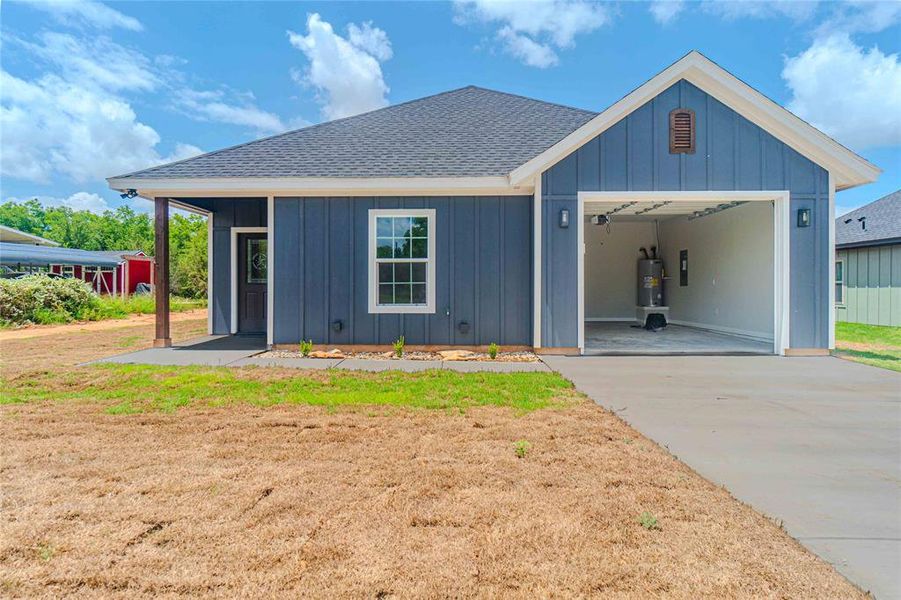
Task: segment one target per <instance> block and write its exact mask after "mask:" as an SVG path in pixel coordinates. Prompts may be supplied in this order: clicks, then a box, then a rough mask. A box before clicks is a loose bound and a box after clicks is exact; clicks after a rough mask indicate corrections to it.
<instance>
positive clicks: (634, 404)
mask: <svg viewBox="0 0 901 600" xmlns="http://www.w3.org/2000/svg"><path fill="white" fill-rule="evenodd" d="M545 359H546V362H547V363H548V365H550V366H551V367H552V368H553V369H555V370H557V371H559V372H560V373H561V374H563V375H564V376H565V377H567V378H568V379H570V380H572V381H573V382H574V383H575V384H576V386H577V387H578V388H579V389H580V390H581V391H583V392H585V393H586V394H588V395H589V396H591V397H592V398H593V399H594V400H595V401H597V402H598V403H599V404H601V405H602V406H604V407H606V408H608V409H610V410H612V411H615V412H616V413H617V414H618V415H619V416H621V417H622V418H623V419H625V420H626V421H628V422H629V423H630V424H632V425H633V426H634V427H636V428H637V429H638V430H639V431H641V432H642V433H644V434H646V435H648V436H649V437H651V438H652V439H654V440H655V441H657V442H658V443H659V444H661V445H664V446H666V447H667V448H669V450H670V452H672V453H673V454H675V455H676V456H678V457H679V458H680V459H681V460H683V461H685V462H686V463H688V464H689V465H691V466H692V467H693V468H694V469H695V470H697V471H698V472H699V473H700V474H701V475H703V476H704V477H706V478H708V479H710V480H711V481H714V482H716V483H719V484H722V485H725V486H726V488H727V489H729V490H730V491H731V492H732V493H733V495H735V496H736V497H737V498H739V499H740V500H743V501H745V502H747V503H749V504H751V505H752V506H754V507H755V508H756V509H757V510H759V511H761V512H763V513H764V514H766V515H768V516H770V517H773V518H775V519H780V520H782V521H783V523H784V524H785V527H786V529H787V530H788V532H789V533H790V534H791V535H792V536H794V537H795V538H797V539H798V540H800V541H801V543H803V544H804V545H805V546H807V547H808V548H809V549H810V550H812V551H813V552H815V553H817V554H818V555H819V556H821V557H823V558H824V559H825V560H827V561H829V562H830V563H832V564H833V565H834V566H835V567H836V568H837V569H838V570H839V572H841V573H842V574H844V575H845V576H846V577H847V578H848V579H850V580H851V581H853V582H855V583H856V584H858V585H859V586H860V587H861V588H863V589H864V590H869V591H870V592H872V593H873V594H874V595H875V596H876V598H877V599H879V600H882V599H883V598H891V599H896V598H901V375H899V374H898V373H894V372H891V371H886V370H882V369H877V368H875V367H868V366H865V365H861V364H857V363H852V362H848V361H845V360H842V359H839V358H832V357H821V358H780V357H774V356H716V357H711V356H678V357H676V356H670V357H651V356H648V357H618V356H610V357H545Z"/></svg>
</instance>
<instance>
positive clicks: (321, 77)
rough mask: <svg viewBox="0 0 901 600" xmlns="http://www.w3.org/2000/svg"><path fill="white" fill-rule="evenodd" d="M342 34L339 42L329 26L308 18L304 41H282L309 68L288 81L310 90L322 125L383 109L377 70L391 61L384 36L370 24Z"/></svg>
mask: <svg viewBox="0 0 901 600" xmlns="http://www.w3.org/2000/svg"><path fill="white" fill-rule="evenodd" d="M348 29H349V34H348V37H347V38H344V37H341V36H340V35H338V34H337V33H335V31H334V29H333V28H332V26H331V24H329V23H328V22H326V21H323V20H322V18H321V17H320V16H319V15H318V14H316V13H313V14H311V15H309V16H308V17H307V34H306V35H301V34H299V33H295V32H293V31H288V41H289V42H290V43H291V45H292V46H294V47H295V48H297V49H298V50H300V51H301V52H303V53H304V55H305V56H306V58H307V60H308V61H309V63H310V64H309V66H308V67H307V69H306V70H305V71H303V72H299V71H294V72H293V73H292V76H293V77H294V79H295V80H296V81H298V82H300V83H302V84H303V85H306V86H309V87H312V88H314V89H315V90H316V92H317V95H318V100H319V103H320V104H321V105H322V115H323V117H324V118H326V119H339V118H341V117H348V116H351V115H356V114H359V113H362V112H366V111H370V110H374V109H376V108H381V107H383V106H387V105H388V99H387V94H388V86H387V85H385V80H384V77H383V76H382V67H381V64H380V63H381V61H383V60H387V58H390V56H391V45H390V42H389V40H388V36H387V34H385V32H384V31H382V30H380V29H378V28H375V27H373V26H372V24H371V23H365V24H364V25H363V26H362V27H357V26H356V25H353V26H351V27H349V28H348ZM380 57H381V58H380Z"/></svg>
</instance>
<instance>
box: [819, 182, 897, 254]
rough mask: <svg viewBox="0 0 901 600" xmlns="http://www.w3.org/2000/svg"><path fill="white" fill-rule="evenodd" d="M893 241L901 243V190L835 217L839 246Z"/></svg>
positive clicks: (836, 238) (837, 244) (836, 236)
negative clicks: (864, 224)
mask: <svg viewBox="0 0 901 600" xmlns="http://www.w3.org/2000/svg"><path fill="white" fill-rule="evenodd" d="M863 223H866V229H864V227H863ZM890 240H897V241H899V242H901V190H898V191H897V192H893V193H891V194H889V195H887V196H883V197H882V198H880V199H879V200H875V201H873V202H871V203H869V204H867V205H866V206H861V207H860V208H858V209H856V210H852V211H851V212H849V213H848V214H845V215H842V216H840V217H838V218H837V219H836V220H835V245H836V246H845V247H848V246H854V245H861V246H866V245H870V244H876V243H879V242H886V241H890Z"/></svg>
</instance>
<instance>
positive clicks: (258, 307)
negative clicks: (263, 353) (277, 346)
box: [153, 197, 272, 364]
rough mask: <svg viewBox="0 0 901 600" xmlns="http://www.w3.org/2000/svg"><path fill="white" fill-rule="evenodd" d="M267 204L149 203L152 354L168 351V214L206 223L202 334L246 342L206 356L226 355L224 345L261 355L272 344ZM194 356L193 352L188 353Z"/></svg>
mask: <svg viewBox="0 0 901 600" xmlns="http://www.w3.org/2000/svg"><path fill="white" fill-rule="evenodd" d="M268 200H270V199H267V198H265V197H259V198H167V197H154V198H153V202H154V244H155V255H156V268H157V271H156V286H155V287H154V294H155V300H156V314H155V320H156V332H155V337H154V347H155V348H169V347H171V346H172V339H171V335H170V318H169V315H170V305H169V294H170V288H171V286H170V275H171V269H170V262H171V260H170V252H169V217H170V213H171V210H172V209H179V210H184V211H188V212H192V213H195V214H200V215H203V216H205V217H206V219H207V299H208V302H207V306H208V322H207V334H208V335H209V336H230V335H237V337H238V338H245V337H246V338H247V339H248V340H250V341H247V342H238V341H235V342H228V343H226V342H222V341H219V342H217V343H216V344H213V345H212V346H210V347H209V351H211V352H213V351H218V350H217V349H219V348H221V349H222V350H229V348H226V347H225V346H223V344H225V345H228V344H232V345H234V346H235V347H239V346H247V345H248V344H249V345H250V346H253V345H254V344H261V345H262V349H265V348H266V346H267V344H270V343H271V327H270V315H271V294H270V293H269V290H270V282H269V278H268V273H269V272H270V270H271V260H272V259H271V256H270V254H269V252H268V247H269V239H270V238H269V227H268V225H269V202H268ZM217 339H219V338H217ZM211 341H212V338H211ZM196 350H197V348H193V349H192V351H193V352H196ZM191 364H193V363H191ZM207 364H208V363H207Z"/></svg>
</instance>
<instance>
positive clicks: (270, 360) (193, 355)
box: [93, 335, 551, 373]
mask: <svg viewBox="0 0 901 600" xmlns="http://www.w3.org/2000/svg"><path fill="white" fill-rule="evenodd" d="M265 351H266V339H265V338H264V337H263V336H252V335H218V336H204V337H202V338H198V339H193V340H189V341H186V342H183V343H181V344H176V345H174V346H172V347H171V348H148V349H146V350H138V351H136V352H128V353H126V354H119V355H117V356H110V357H108V358H102V359H100V360H96V361H93V362H95V363H119V364H135V365H171V366H185V365H200V366H211V367H226V366H227V367H284V368H289V369H345V370H351V371H389V370H390V371H405V372H408V373H412V372H416V371H425V370H428V369H448V370H452V371H460V372H464V373H472V372H476V371H482V372H485V371H488V372H494V373H520V372H534V371H544V372H549V371H550V370H551V369H550V368H549V367H548V366H547V365H546V364H544V363H543V362H522V363H519V362H486V361H447V360H403V359H401V360H366V359H357V358H347V359H343V358H341V359H335V358H279V357H271V356H269V357H267V356H259V355H260V354H262V353H264V352H265Z"/></svg>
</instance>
